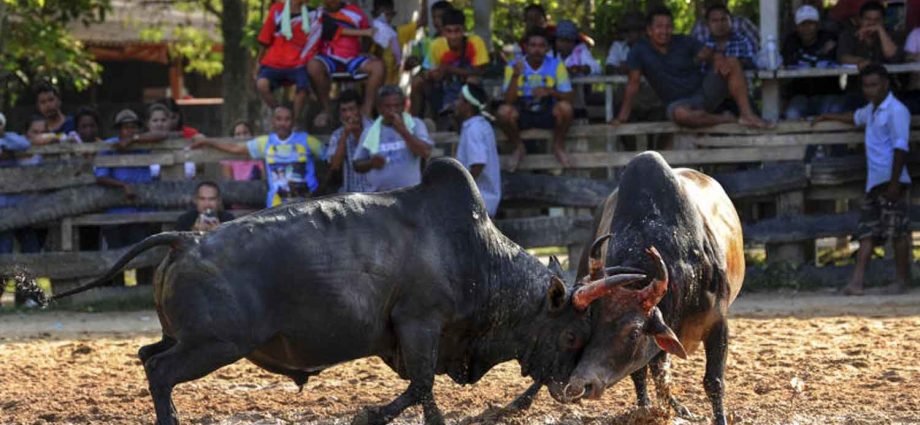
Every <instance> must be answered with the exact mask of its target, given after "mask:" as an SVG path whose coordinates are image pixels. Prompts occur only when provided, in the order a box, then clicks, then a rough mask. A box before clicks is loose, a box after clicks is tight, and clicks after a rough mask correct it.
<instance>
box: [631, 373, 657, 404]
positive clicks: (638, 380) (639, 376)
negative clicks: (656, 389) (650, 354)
mask: <svg viewBox="0 0 920 425" xmlns="http://www.w3.org/2000/svg"><path fill="white" fill-rule="evenodd" d="M647 376H648V366H642V367H641V368H640V369H639V370H637V371H635V372H633V373H632V374H630V375H629V377H630V378H632V381H633V385H634V386H635V387H636V406H639V407H649V406H650V405H651V404H652V402H651V401H650V400H649V398H648V382H647V380H646V377H647Z"/></svg>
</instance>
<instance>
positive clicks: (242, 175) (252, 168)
mask: <svg viewBox="0 0 920 425" xmlns="http://www.w3.org/2000/svg"><path fill="white" fill-rule="evenodd" d="M231 136H233V138H234V139H237V140H251V139H252V138H253V136H254V133H253V132H252V126H250V125H249V123H248V122H246V121H240V122H238V123H236V125H234V126H233V134H231ZM261 137H263V138H265V139H266V140H267V139H268V137H266V136H261ZM220 165H221V172H222V173H221V174H222V175H223V177H224V180H234V181H245V180H262V176H264V175H265V168H264V166H263V164H262V161H259V160H255V159H236V160H230V161H221V162H220Z"/></svg>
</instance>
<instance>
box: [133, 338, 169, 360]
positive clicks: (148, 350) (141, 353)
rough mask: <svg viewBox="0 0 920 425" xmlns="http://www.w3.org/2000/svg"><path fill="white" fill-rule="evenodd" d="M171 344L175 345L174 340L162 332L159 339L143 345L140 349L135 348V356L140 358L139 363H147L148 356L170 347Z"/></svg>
mask: <svg viewBox="0 0 920 425" xmlns="http://www.w3.org/2000/svg"><path fill="white" fill-rule="evenodd" d="M173 345H176V340H175V339H172V338H170V337H168V336H166V335H165V334H164V335H163V338H162V339H160V340H159V341H157V342H155V343H153V344H150V345H145V346H143V347H141V349H140V350H137V357H138V358H140V359H141V363H147V360H148V359H149V358H151V357H153V356H155V355H157V354H160V353H162V352H164V351H166V350H168V349H170V348H172V346H173Z"/></svg>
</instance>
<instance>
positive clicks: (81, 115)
mask: <svg viewBox="0 0 920 425" xmlns="http://www.w3.org/2000/svg"><path fill="white" fill-rule="evenodd" d="M74 122H76V123H77V142H78V143H96V142H101V141H102V136H101V134H100V132H99V131H100V129H102V121H101V120H100V119H99V114H98V113H96V110H94V109H92V108H86V107H84V108H80V110H79V111H77V114H76V115H74Z"/></svg>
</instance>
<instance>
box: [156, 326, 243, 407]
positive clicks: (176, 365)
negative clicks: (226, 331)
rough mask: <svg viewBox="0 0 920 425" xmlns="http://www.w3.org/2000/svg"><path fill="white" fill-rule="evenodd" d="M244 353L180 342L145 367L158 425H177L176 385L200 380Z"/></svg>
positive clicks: (229, 346) (216, 344)
mask: <svg viewBox="0 0 920 425" xmlns="http://www.w3.org/2000/svg"><path fill="white" fill-rule="evenodd" d="M245 354H246V353H245V352H244V351H242V350H241V349H240V347H239V346H237V345H235V344H231V343H228V342H221V341H196V342H195V343H194V344H188V343H184V342H182V341H179V342H178V343H176V345H174V346H172V347H171V348H169V349H168V350H166V351H163V352H161V353H159V354H156V355H154V356H153V357H150V358H149V359H148V360H147V362H146V363H144V371H145V372H147V382H148V384H149V385H150V395H151V396H152V397H153V405H154V408H155V409H156V415H157V424H158V425H173V424H178V423H179V421H178V419H177V418H176V408H175V406H174V405H173V402H172V390H173V387H175V386H176V385H178V384H180V383H183V382H188V381H191V380H194V379H198V378H201V377H203V376H205V375H207V374H209V373H211V372H213V371H215V370H217V369H218V368H220V367H223V366H226V365H228V364H231V363H233V362H235V361H237V360H239V359H241V358H243V356H244V355H245Z"/></svg>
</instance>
